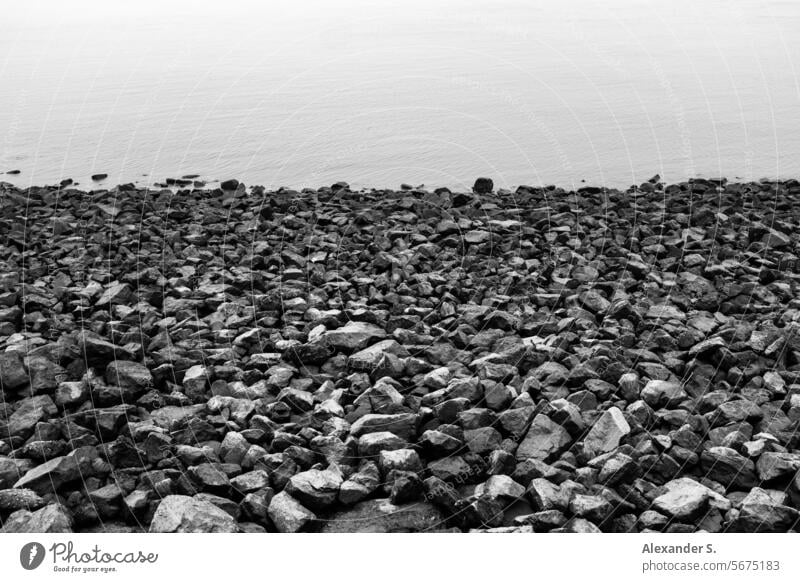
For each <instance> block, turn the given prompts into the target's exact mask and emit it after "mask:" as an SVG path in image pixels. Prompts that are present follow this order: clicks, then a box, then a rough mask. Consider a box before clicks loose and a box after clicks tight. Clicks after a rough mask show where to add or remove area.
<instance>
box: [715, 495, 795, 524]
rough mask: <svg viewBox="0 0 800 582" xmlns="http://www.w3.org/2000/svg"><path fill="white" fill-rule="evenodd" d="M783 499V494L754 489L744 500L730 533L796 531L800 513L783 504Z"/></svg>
mask: <svg viewBox="0 0 800 582" xmlns="http://www.w3.org/2000/svg"><path fill="white" fill-rule="evenodd" d="M783 498H785V494H784V493H783V492H780V491H767V490H764V489H762V488H760V487H754V488H753V489H752V490H751V491H750V492H749V493H748V494H747V496H746V497H745V498H744V499H743V500H742V506H741V509H740V510H739V515H738V516H737V517H736V518H735V519H734V520H733V523H732V524H731V527H730V530H729V531H734V532H746V533H756V532H767V533H781V532H786V531H790V530H792V529H794V528H795V527H796V526H797V522H798V520H800V512H798V511H797V510H796V509H795V508H793V507H789V506H787V505H785V504H784V503H781V501H780V500H782V499H783Z"/></svg>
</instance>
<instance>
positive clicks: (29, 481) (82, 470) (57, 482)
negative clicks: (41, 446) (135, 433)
mask: <svg viewBox="0 0 800 582" xmlns="http://www.w3.org/2000/svg"><path fill="white" fill-rule="evenodd" d="M96 458H97V451H95V449H94V447H80V448H78V449H75V450H74V451H72V452H71V453H69V454H68V455H65V456H62V457H56V458H55V459H51V460H49V461H46V462H44V463H42V464H41V465H39V466H37V467H34V468H33V469H31V470H29V471H28V472H27V473H25V475H24V476H23V477H22V478H21V479H20V480H19V481H17V482H16V483H15V484H14V488H15V489H31V490H33V491H35V492H36V493H38V494H40V495H44V494H46V493H49V492H52V491H57V490H59V489H60V488H61V487H63V486H64V485H66V484H68V483H70V482H72V481H75V480H77V479H79V478H81V477H83V478H84V479H85V478H86V477H87V476H90V475H91V473H92V465H93V462H94V459H96Z"/></svg>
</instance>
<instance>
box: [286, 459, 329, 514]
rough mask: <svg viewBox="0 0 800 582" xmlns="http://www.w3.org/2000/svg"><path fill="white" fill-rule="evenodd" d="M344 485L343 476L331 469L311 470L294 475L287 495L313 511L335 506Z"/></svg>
mask: <svg viewBox="0 0 800 582" xmlns="http://www.w3.org/2000/svg"><path fill="white" fill-rule="evenodd" d="M341 485H342V476H341V475H340V474H338V473H337V472H335V471H332V470H330V469H328V470H325V471H319V470H317V469H311V470H310V471H304V472H302V473H298V474H296V475H294V476H293V477H292V478H291V479H289V482H288V483H287V484H286V493H288V494H289V495H291V496H292V497H293V498H294V499H296V500H297V501H298V502H300V503H301V504H302V505H304V506H305V507H308V508H309V509H310V510H312V511H318V510H323V509H326V508H327V507H330V506H331V505H333V504H334V502H335V501H336V498H337V497H338V495H339V487H341Z"/></svg>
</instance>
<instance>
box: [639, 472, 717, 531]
mask: <svg viewBox="0 0 800 582" xmlns="http://www.w3.org/2000/svg"><path fill="white" fill-rule="evenodd" d="M662 490H663V493H662V494H661V495H659V496H658V497H656V498H655V499H654V500H653V508H654V509H656V510H657V511H659V512H661V513H663V514H665V515H667V516H669V517H673V518H675V519H677V520H679V521H690V520H695V519H697V518H698V517H701V516H702V515H704V514H705V513H706V511H707V510H708V509H709V507H710V506H713V507H716V508H717V509H724V510H727V509H729V508H730V501H728V500H727V499H725V497H723V496H722V495H720V494H718V493H716V492H714V491H713V490H712V489H709V488H708V487H706V486H705V485H702V484H700V483H698V482H697V481H695V480H693V479H690V478H688V477H681V478H679V479H674V480H672V481H670V482H669V483H667V484H666V485H664V487H663V488H662Z"/></svg>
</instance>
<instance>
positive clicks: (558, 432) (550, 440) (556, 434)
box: [516, 414, 572, 462]
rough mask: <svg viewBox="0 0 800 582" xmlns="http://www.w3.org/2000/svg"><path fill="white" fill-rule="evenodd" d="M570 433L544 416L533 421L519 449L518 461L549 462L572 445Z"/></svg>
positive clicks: (538, 416) (541, 415) (539, 416)
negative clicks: (535, 460)
mask: <svg viewBox="0 0 800 582" xmlns="http://www.w3.org/2000/svg"><path fill="white" fill-rule="evenodd" d="M571 442H572V439H571V438H570V436H569V433H568V432H567V431H566V430H565V429H564V428H563V427H561V426H559V425H557V424H556V423H554V422H553V421H552V420H550V419H549V418H548V417H547V416H545V415H543V414H539V415H537V416H536V417H535V418H534V419H533V423H532V424H531V427H530V428H529V429H528V432H527V434H526V435H525V438H524V439H523V441H522V442H521V443H520V445H519V448H517V453H516V456H517V460H518V461H524V460H525V459H537V460H539V461H545V462H547V461H548V460H550V459H553V458H555V457H557V456H558V455H560V454H561V453H562V452H563V451H564V450H566V448H567V447H568V446H569V445H570V443H571Z"/></svg>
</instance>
